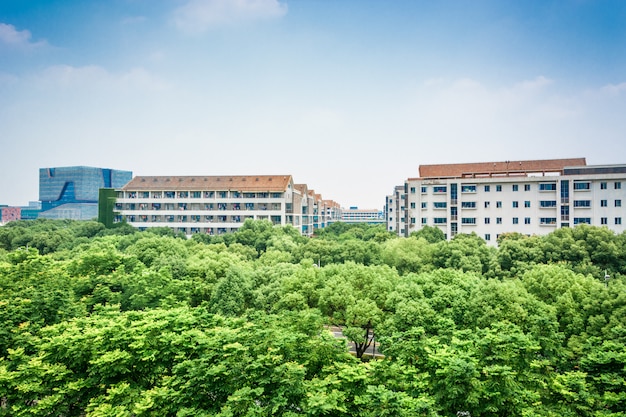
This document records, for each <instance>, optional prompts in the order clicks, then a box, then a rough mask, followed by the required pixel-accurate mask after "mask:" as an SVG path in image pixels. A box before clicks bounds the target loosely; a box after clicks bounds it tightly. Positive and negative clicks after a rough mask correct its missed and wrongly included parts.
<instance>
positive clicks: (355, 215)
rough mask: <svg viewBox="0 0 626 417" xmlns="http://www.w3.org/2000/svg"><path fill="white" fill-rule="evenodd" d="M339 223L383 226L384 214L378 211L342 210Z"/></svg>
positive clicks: (356, 208) (353, 208)
mask: <svg viewBox="0 0 626 417" xmlns="http://www.w3.org/2000/svg"><path fill="white" fill-rule="evenodd" d="M341 221H342V222H344V223H366V224H384V223H385V217H384V213H383V212H382V211H380V210H378V209H360V208H358V207H350V208H349V209H344V210H342V213H341Z"/></svg>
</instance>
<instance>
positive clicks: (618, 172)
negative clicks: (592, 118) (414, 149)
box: [387, 158, 626, 244]
mask: <svg viewBox="0 0 626 417" xmlns="http://www.w3.org/2000/svg"><path fill="white" fill-rule="evenodd" d="M419 173H420V176H419V177H418V178H409V179H407V180H406V181H405V183H404V186H403V187H402V189H400V188H398V187H396V195H394V196H388V197H387V228H388V230H394V231H396V232H397V233H398V234H399V235H401V236H408V235H409V234H410V233H411V232H413V231H417V230H419V229H420V228H422V227H424V226H433V227H437V228H439V229H441V230H442V231H443V232H444V233H445V234H446V236H447V238H448V239H450V238H452V237H454V236H455V235H457V234H458V233H472V232H474V233H476V234H477V235H478V236H480V237H482V238H484V239H485V240H486V241H487V242H488V243H491V244H495V242H496V239H497V238H498V236H499V235H500V234H502V233H507V232H519V233H522V234H525V235H545V234H548V233H550V232H552V231H554V230H555V229H557V228H560V227H573V226H576V225H579V224H590V225H594V226H605V227H607V228H609V229H611V230H613V231H614V232H616V233H621V232H623V231H624V230H626V229H625V227H626V224H625V223H623V220H624V218H625V217H626V211H625V207H626V205H623V204H626V165H604V166H588V165H586V161H585V159H584V158H575V159H552V160H529V161H504V162H484V163H468V164H441V165H421V166H420V167H419ZM392 213H394V214H392ZM397 219H400V221H399V222H397Z"/></svg>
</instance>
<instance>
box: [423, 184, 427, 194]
mask: <svg viewBox="0 0 626 417" xmlns="http://www.w3.org/2000/svg"><path fill="white" fill-rule="evenodd" d="M427 191H428V187H426V186H424V185H422V194H426V192H427Z"/></svg>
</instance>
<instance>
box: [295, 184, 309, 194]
mask: <svg viewBox="0 0 626 417" xmlns="http://www.w3.org/2000/svg"><path fill="white" fill-rule="evenodd" d="M293 188H295V189H296V191H299V192H300V193H301V194H304V193H306V192H307V186H306V184H294V185H293Z"/></svg>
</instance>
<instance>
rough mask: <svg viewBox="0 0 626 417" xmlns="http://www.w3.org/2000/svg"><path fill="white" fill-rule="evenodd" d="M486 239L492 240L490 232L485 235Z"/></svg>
mask: <svg viewBox="0 0 626 417" xmlns="http://www.w3.org/2000/svg"><path fill="white" fill-rule="evenodd" d="M485 240H487V241H489V240H491V235H490V234H489V233H487V234H486V235H485Z"/></svg>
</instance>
